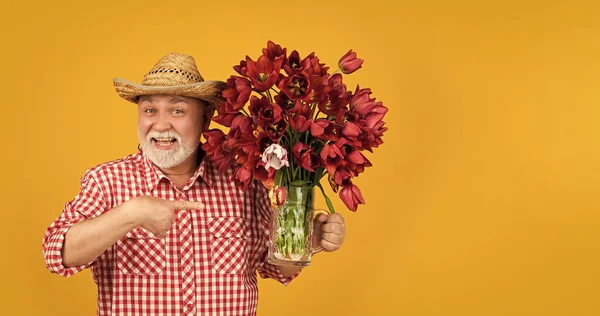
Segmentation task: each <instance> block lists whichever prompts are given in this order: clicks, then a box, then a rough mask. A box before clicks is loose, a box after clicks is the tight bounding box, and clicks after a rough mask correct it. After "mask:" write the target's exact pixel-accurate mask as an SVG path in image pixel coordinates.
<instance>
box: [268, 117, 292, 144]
mask: <svg viewBox="0 0 600 316" xmlns="http://www.w3.org/2000/svg"><path fill="white" fill-rule="evenodd" d="M263 128H264V129H265V133H266V134H267V136H269V139H270V140H271V141H272V142H273V143H279V140H280V139H281V137H283V134H284V133H285V131H286V130H287V123H286V122H285V120H280V121H279V122H277V123H275V124H271V125H266V126H263Z"/></svg>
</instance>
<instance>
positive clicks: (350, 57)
mask: <svg viewBox="0 0 600 316" xmlns="http://www.w3.org/2000/svg"><path fill="white" fill-rule="evenodd" d="M362 63H363V60H362V59H360V58H356V53H355V52H353V51H352V50H349V51H348V52H347V53H346V55H344V56H342V58H340V61H339V62H338V66H339V67H340V70H341V71H342V72H343V73H345V74H347V75H348V74H351V73H353V72H355V71H357V70H358V69H359V68H361V67H362Z"/></svg>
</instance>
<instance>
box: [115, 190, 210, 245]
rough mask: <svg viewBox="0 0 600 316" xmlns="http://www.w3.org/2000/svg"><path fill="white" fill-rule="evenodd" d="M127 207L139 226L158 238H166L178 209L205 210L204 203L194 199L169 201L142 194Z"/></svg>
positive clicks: (128, 202)
mask: <svg viewBox="0 0 600 316" xmlns="http://www.w3.org/2000/svg"><path fill="white" fill-rule="evenodd" d="M125 203H127V204H128V205H127V208H128V209H129V210H130V212H131V213H132V214H133V216H134V218H135V219H136V220H135V221H136V223H138V224H139V226H142V227H143V228H145V229H147V230H149V231H150V232H152V233H153V234H154V235H156V237H158V238H164V237H165V236H166V235H167V232H168V231H169V230H171V227H172V226H173V224H174V223H175V211H176V210H203V209H204V204H202V203H201V202H193V201H169V200H165V199H161V198H157V197H154V196H140V197H137V198H133V199H131V200H129V201H127V202H125Z"/></svg>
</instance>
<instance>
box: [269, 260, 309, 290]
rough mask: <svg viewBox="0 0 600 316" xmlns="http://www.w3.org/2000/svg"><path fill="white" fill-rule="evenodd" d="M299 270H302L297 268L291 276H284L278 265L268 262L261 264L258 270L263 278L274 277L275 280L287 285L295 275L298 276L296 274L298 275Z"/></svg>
mask: <svg viewBox="0 0 600 316" xmlns="http://www.w3.org/2000/svg"><path fill="white" fill-rule="evenodd" d="M301 271H302V270H298V272H296V273H294V274H293V275H292V276H289V277H285V276H284V275H283V274H281V271H280V270H279V266H276V265H273V264H270V263H265V264H264V265H263V268H262V269H260V270H259V274H260V276H261V277H262V278H263V279H267V278H270V279H274V280H277V281H278V282H279V283H281V284H283V285H286V286H287V285H288V284H289V283H290V282H292V280H294V279H295V278H296V277H298V275H300V272H301Z"/></svg>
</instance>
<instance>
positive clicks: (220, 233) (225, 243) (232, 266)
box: [207, 217, 250, 274]
mask: <svg viewBox="0 0 600 316" xmlns="http://www.w3.org/2000/svg"><path fill="white" fill-rule="evenodd" d="M207 221H208V223H207V224H208V231H209V235H210V258H211V263H212V266H213V269H214V270H216V271H217V272H219V273H221V274H243V273H245V271H246V267H247V252H248V250H247V248H248V247H247V246H248V237H249V235H250V231H249V230H248V228H247V224H246V219H244V218H241V217H212V218H208V220H207Z"/></svg>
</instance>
